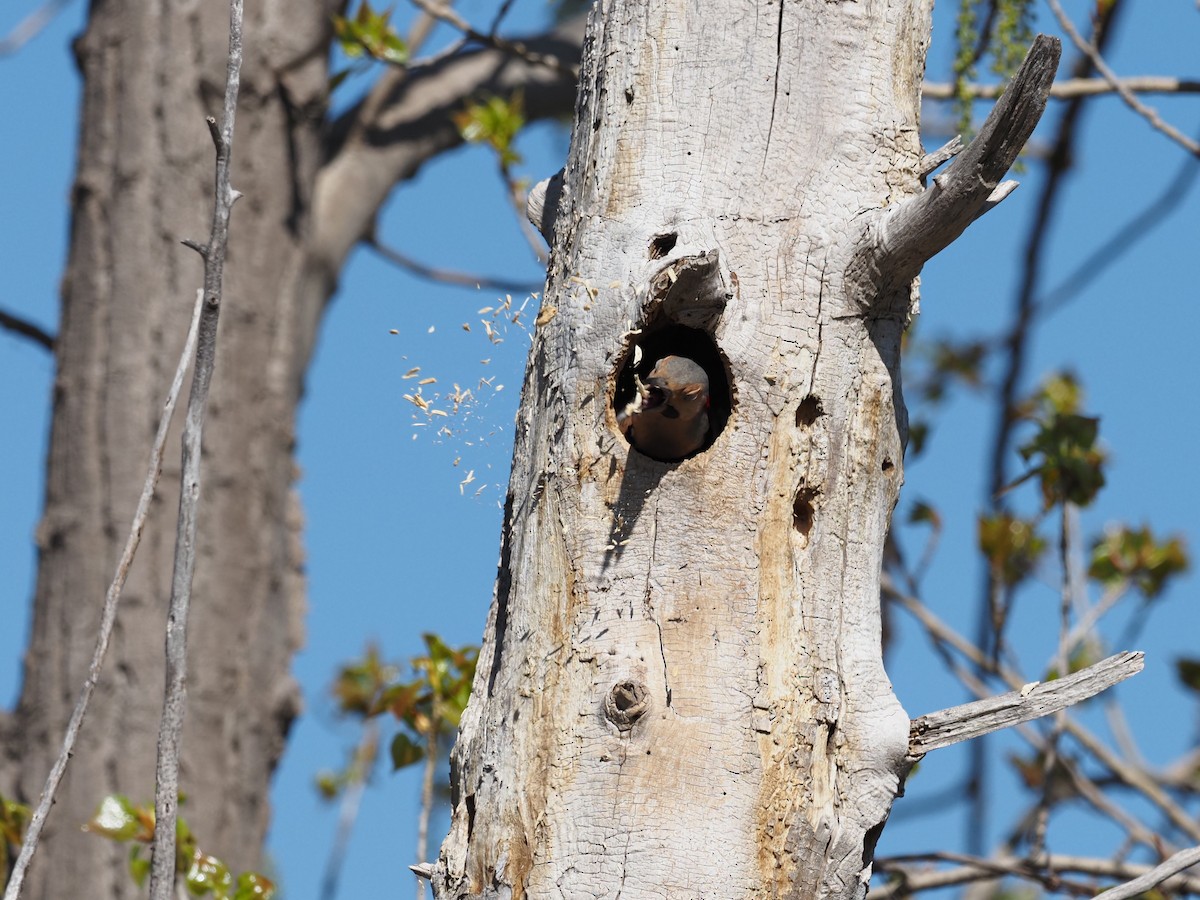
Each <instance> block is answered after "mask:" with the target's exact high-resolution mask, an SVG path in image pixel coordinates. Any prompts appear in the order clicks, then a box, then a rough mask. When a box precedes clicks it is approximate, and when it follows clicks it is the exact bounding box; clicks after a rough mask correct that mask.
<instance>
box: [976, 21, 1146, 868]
mask: <svg viewBox="0 0 1200 900" xmlns="http://www.w3.org/2000/svg"><path fill="white" fill-rule="evenodd" d="M1122 8H1123V6H1122V0H1113V2H1112V3H1110V4H1108V5H1107V6H1105V7H1104V8H1103V9H1102V10H1101V11H1100V12H1099V14H1098V15H1097V19H1096V25H1095V28H1096V35H1097V38H1096V39H1097V41H1098V42H1099V43H1100V44H1101V45H1103V44H1104V42H1106V41H1108V40H1109V39H1110V38H1111V36H1112V34H1113V33H1114V29H1113V28H1112V27H1111V25H1112V23H1113V22H1114V21H1115V19H1116V16H1117V15H1118V14H1119V13H1120V11H1121V9H1122ZM1091 74H1092V67H1091V63H1090V61H1089V60H1088V59H1086V58H1085V59H1080V60H1078V61H1077V62H1076V64H1075V67H1074V71H1073V72H1072V75H1073V76H1074V77H1077V78H1083V77H1087V76H1090V75H1091ZM1083 104H1084V99H1083V98H1082V97H1076V98H1074V99H1072V100H1070V101H1068V103H1067V104H1066V109H1065V110H1064V112H1063V114H1062V115H1061V116H1060V117H1059V120H1058V128H1057V133H1056V134H1055V137H1054V139H1053V141H1052V143H1051V151H1050V154H1049V156H1048V159H1047V173H1046V179H1045V182H1044V184H1043V186H1042V191H1041V195H1040V197H1039V198H1038V207H1037V212H1036V214H1035V218H1034V221H1033V224H1032V225H1031V226H1030V229H1029V234H1028V236H1027V239H1026V244H1025V261H1024V266H1023V268H1022V273H1021V276H1020V283H1019V286H1018V288H1017V291H1016V297H1015V304H1014V307H1015V308H1014V310H1013V319H1014V322H1013V328H1012V330H1011V331H1010V333H1009V335H1008V339H1007V341H1006V342H1005V348H1006V350H1007V356H1008V358H1007V361H1006V365H1005V366H1004V369H1005V372H1004V374H1003V376H1002V378H1001V387H1000V390H999V392H998V396H997V397H996V426H995V432H994V437H993V439H992V445H991V459H990V461H989V473H990V474H989V476H988V477H989V484H988V497H989V501H988V510H989V512H996V511H1001V510H1003V509H1004V506H1005V504H1004V501H1003V499H1002V498H1000V495H1001V493H1002V492H1003V490H1004V488H1005V486H1006V485H1007V484H1008V482H1009V475H1008V460H1009V452H1010V451H1009V448H1010V446H1011V444H1012V434H1013V429H1014V428H1015V427H1016V424H1017V415H1016V410H1015V407H1016V398H1017V393H1018V391H1019V390H1020V388H1021V383H1022V380H1023V378H1024V374H1025V367H1026V357H1027V355H1028V349H1029V340H1030V331H1031V329H1032V327H1033V324H1034V317H1035V312H1036V306H1035V304H1034V293H1035V291H1036V289H1037V285H1038V280H1039V278H1040V275H1041V269H1042V262H1043V259H1044V255H1045V253H1046V249H1047V247H1048V242H1047V241H1046V240H1045V235H1046V232H1047V231H1048V230H1049V227H1050V222H1051V219H1052V218H1053V214H1054V211H1055V209H1056V208H1057V205H1058V199H1059V197H1060V196H1061V189H1062V184H1063V178H1064V176H1065V175H1066V172H1067V170H1068V169H1069V167H1070V164H1071V159H1072V158H1073V152H1072V151H1073V148H1074V144H1075V141H1076V138H1077V135H1078V128H1077V126H1078V123H1079V119H1080V116H1081V115H1082V113H1083ZM997 498H1000V499H997ZM1002 592H1003V588H1002V586H1001V585H1000V584H999V583H998V579H997V578H996V577H995V574H994V573H993V572H991V571H990V569H989V570H988V571H987V572H986V573H985V576H984V583H983V589H982V591H981V592H980V605H979V612H978V616H979V618H978V620H977V623H976V638H977V643H978V645H979V646H980V647H988V646H989V645H992V644H993V642H994V645H995V652H994V653H993V659H994V660H995V661H997V662H998V661H999V659H1000V647H999V645H1000V635H998V634H994V633H993V632H994V631H995V624H994V623H995V622H996V621H997V620H998V619H999V618H1000V617H999V612H1000V611H1001V610H1002V609H1003V608H1004V607H1005V606H1007V605H1008V598H1006V597H1003V596H1002ZM968 752H969V756H970V761H969V763H968V771H969V772H970V776H969V781H968V796H969V799H970V812H969V814H968V819H967V845H968V849H970V850H971V851H972V852H975V853H977V854H978V853H979V852H981V851H982V849H983V832H984V822H985V819H986V816H987V811H988V796H987V776H988V764H989V755H988V744H987V742H986V741H984V740H980V741H974V742H973V743H972V744H971V746H970V748H969V751H968Z"/></svg>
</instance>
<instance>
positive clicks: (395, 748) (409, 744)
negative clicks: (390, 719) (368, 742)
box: [392, 732, 425, 771]
mask: <svg viewBox="0 0 1200 900" xmlns="http://www.w3.org/2000/svg"><path fill="white" fill-rule="evenodd" d="M424 758H425V748H424V747H422V746H421V745H420V744H418V743H416V742H415V741H414V740H413V739H412V738H410V737H409V736H408V735H407V734H405V733H404V732H400V733H399V734H397V735H396V736H395V737H394V738H392V771H396V770H397V769H403V768H405V767H406V766H411V765H412V764H413V763H416V762H420V761H421V760H422V759H424Z"/></svg>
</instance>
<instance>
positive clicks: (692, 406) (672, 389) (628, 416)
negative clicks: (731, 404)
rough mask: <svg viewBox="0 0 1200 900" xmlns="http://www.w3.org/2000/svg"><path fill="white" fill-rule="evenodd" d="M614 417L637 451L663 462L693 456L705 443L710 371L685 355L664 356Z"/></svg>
mask: <svg viewBox="0 0 1200 900" xmlns="http://www.w3.org/2000/svg"><path fill="white" fill-rule="evenodd" d="M633 381H634V386H635V387H636V388H637V393H636V394H635V395H634V398H633V400H631V401H630V402H629V403H627V404H626V405H625V408H624V409H622V410H621V411H620V412H619V413H618V414H617V426H618V427H619V428H620V429H621V433H622V434H624V435H625V437H626V439H627V440H628V441H629V443H630V444H632V445H633V446H634V447H636V448H637V449H638V451H639V452H641V453H643V454H645V455H646V456H649V457H650V458H651V459H657V460H660V461H663V462H675V461H677V460H681V459H684V458H685V457H688V456H691V455H692V454H693V453H696V452H697V451H698V450H699V449H700V448H701V447H703V446H704V443H705V441H707V440H708V404H709V397H708V373H707V372H705V371H704V369H702V368H701V367H700V366H699V365H698V364H697V363H695V362H693V361H692V360H690V359H687V358H686V357H683V356H664V357H663V358H662V359H660V360H659V361H658V363H657V364H656V365H655V366H654V368H653V369H652V370H651V372H650V374H649V375H648V376H647V377H646V380H645V381H644V382H643V381H642V380H641V379H640V378H638V377H637V376H636V375H635V376H634V379H633Z"/></svg>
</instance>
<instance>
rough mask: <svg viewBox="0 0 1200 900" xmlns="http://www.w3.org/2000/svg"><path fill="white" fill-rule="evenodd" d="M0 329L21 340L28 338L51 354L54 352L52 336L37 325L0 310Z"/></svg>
mask: <svg viewBox="0 0 1200 900" xmlns="http://www.w3.org/2000/svg"><path fill="white" fill-rule="evenodd" d="M0 328H3V329H4V330H5V331H11V332H12V333H13V334H17V335H20V336H21V337H23V338H29V340H31V341H33V342H34V343H35V344H40V345H41V346H42V347H45V348H46V349H47V350H49V351H50V352H51V353H53V352H54V336H53V335H52V334H50V333H49V332H47V331H46V330H45V329H43V328H41V327H40V326H38V325H37V324H35V323H33V322H30V321H29V320H28V319H23V318H21V317H20V316H17V315H13V314H12V313H10V312H5V311H4V310H2V309H0Z"/></svg>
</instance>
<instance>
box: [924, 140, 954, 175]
mask: <svg viewBox="0 0 1200 900" xmlns="http://www.w3.org/2000/svg"><path fill="white" fill-rule="evenodd" d="M962 151H963V139H962V135H961V134H956V135H955V136H954V137H952V138H950V140H948V141H946V143H944V144H943V145H942V146H940V147H938V149H936V150H934V151H933V152H932V153H926V154H925V156H924V157H922V158H921V164H920V165H919V166H917V174H918V175H919V176H921V177H922V178H924V177H925V176H926V175H928V174H929V173H930V172H932V171H933V170H934V169H936V168H937V167H938V166H940V165H941V164H942V163H945V162H949V161H950V160H952V159H954V157H956V156H958V154H960V153H962Z"/></svg>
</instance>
